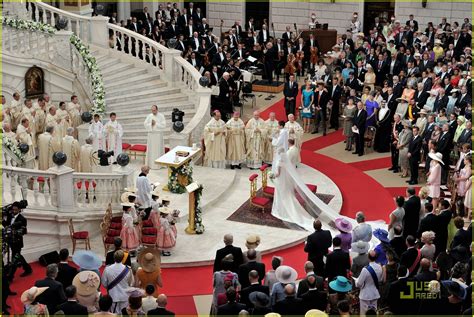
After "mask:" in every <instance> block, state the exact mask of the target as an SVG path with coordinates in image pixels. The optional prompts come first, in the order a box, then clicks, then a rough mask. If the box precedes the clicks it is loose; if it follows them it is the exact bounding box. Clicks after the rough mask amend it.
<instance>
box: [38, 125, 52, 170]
mask: <svg viewBox="0 0 474 317" xmlns="http://www.w3.org/2000/svg"><path fill="white" fill-rule="evenodd" d="M53 132H54V127H52V126H48V127H46V131H45V132H43V133H41V134H40V135H39V136H38V169H40V170H42V171H45V170H47V169H48V168H50V167H51V166H50V165H49V161H50V158H49V156H50V154H52V153H50V147H51V140H52V139H53Z"/></svg>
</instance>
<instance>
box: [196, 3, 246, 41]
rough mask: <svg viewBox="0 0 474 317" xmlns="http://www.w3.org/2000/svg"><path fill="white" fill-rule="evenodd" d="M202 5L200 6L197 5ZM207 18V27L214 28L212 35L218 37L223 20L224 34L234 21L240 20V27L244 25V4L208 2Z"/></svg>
mask: <svg viewBox="0 0 474 317" xmlns="http://www.w3.org/2000/svg"><path fill="white" fill-rule="evenodd" d="M199 5H202V4H199ZM207 17H208V22H209V25H210V26H212V27H214V31H213V33H214V34H215V35H220V34H219V33H220V29H219V27H220V24H221V19H222V20H224V25H223V27H222V31H223V32H226V31H227V30H228V29H229V28H230V27H231V26H232V25H234V23H235V21H237V20H240V21H241V25H242V27H243V26H244V25H245V21H244V17H245V3H244V2H208V3H207Z"/></svg>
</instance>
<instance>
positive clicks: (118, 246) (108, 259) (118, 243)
mask: <svg viewBox="0 0 474 317" xmlns="http://www.w3.org/2000/svg"><path fill="white" fill-rule="evenodd" d="M118 250H122V239H121V238H120V237H116V238H115V239H114V250H112V251H109V252H107V255H106V256H105V265H111V264H114V263H115V260H114V254H115V251H118ZM122 251H123V258H124V259H123V260H122V263H123V264H125V265H128V266H132V261H131V260H130V254H129V253H128V252H127V251H124V250H122Z"/></svg>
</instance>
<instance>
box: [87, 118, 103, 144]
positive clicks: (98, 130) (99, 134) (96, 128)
mask: <svg viewBox="0 0 474 317" xmlns="http://www.w3.org/2000/svg"><path fill="white" fill-rule="evenodd" d="M104 134H105V131H104V125H103V124H102V122H101V121H100V115H99V114H97V113H96V114H94V120H93V121H92V122H91V123H90V125H89V138H91V139H92V140H93V143H92V146H93V147H94V151H98V150H104V151H105V135H104Z"/></svg>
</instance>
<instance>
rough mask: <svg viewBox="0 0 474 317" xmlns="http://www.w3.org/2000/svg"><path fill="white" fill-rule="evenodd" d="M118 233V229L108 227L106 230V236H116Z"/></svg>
mask: <svg viewBox="0 0 474 317" xmlns="http://www.w3.org/2000/svg"><path fill="white" fill-rule="evenodd" d="M119 235H120V230H115V229H109V230H108V231H107V236H109V237H118V236H119Z"/></svg>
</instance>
